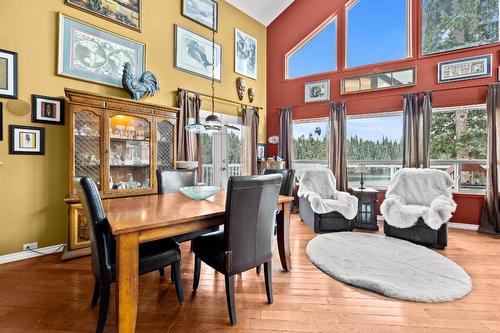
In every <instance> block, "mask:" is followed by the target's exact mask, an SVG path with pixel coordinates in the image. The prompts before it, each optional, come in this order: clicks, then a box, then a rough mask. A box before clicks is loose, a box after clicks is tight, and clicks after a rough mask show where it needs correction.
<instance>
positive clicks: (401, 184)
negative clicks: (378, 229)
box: [380, 168, 457, 230]
mask: <svg viewBox="0 0 500 333" xmlns="http://www.w3.org/2000/svg"><path fill="white" fill-rule="evenodd" d="M452 186H453V181H452V180H451V178H450V176H449V175H448V174H447V173H446V172H444V171H440V170H434V169H411V168H407V169H401V170H399V171H398V172H396V174H395V175H394V178H393V179H392V181H391V183H390V185H389V189H388V190H387V193H386V194H385V200H384V202H383V203H382V205H381V206H380V211H381V212H382V215H384V219H385V221H386V222H387V223H388V224H390V225H392V226H394V227H397V228H409V227H411V226H413V225H414V224H415V223H417V221H418V219H419V218H420V217H421V218H422V219H423V220H424V222H425V224H427V225H428V226H429V227H430V228H432V229H434V230H438V229H439V228H440V227H441V225H443V224H444V223H447V222H448V220H449V219H450V218H451V215H452V214H453V212H455V209H456V208H457V205H456V203H455V202H454V201H453V198H452V194H451V187H452Z"/></svg>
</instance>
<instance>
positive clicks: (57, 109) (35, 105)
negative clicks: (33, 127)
mask: <svg viewBox="0 0 500 333" xmlns="http://www.w3.org/2000/svg"><path fill="white" fill-rule="evenodd" d="M31 121H32V122H34V123H45V124H56V125H64V99H62V98H53V97H48V96H40V95H31Z"/></svg>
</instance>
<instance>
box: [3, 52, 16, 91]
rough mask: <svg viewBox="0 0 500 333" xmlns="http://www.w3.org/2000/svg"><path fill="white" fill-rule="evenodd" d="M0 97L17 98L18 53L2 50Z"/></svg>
mask: <svg viewBox="0 0 500 333" xmlns="http://www.w3.org/2000/svg"><path fill="white" fill-rule="evenodd" d="M0 97H4V98H12V99H17V53H16V52H11V51H6V50H0Z"/></svg>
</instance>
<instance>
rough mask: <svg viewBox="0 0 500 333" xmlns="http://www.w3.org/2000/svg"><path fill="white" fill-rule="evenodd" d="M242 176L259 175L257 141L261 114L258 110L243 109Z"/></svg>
mask: <svg viewBox="0 0 500 333" xmlns="http://www.w3.org/2000/svg"><path fill="white" fill-rule="evenodd" d="M242 119H243V133H242V134H243V149H242V175H257V174H258V173H259V171H258V168H257V140H258V138H259V112H258V110H257V109H256V108H251V107H247V108H244V109H243V113H242Z"/></svg>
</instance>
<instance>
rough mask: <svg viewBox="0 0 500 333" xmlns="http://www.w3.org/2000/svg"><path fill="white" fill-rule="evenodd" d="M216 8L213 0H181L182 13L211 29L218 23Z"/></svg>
mask: <svg viewBox="0 0 500 333" xmlns="http://www.w3.org/2000/svg"><path fill="white" fill-rule="evenodd" d="M218 8H219V7H218V4H217V2H216V1H214V0H182V15H183V16H185V17H187V18H188V19H191V20H193V21H195V22H196V23H199V24H201V25H203V26H205V27H207V28H209V29H210V30H213V31H217V26H218V24H219V22H218V17H219V10H218Z"/></svg>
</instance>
